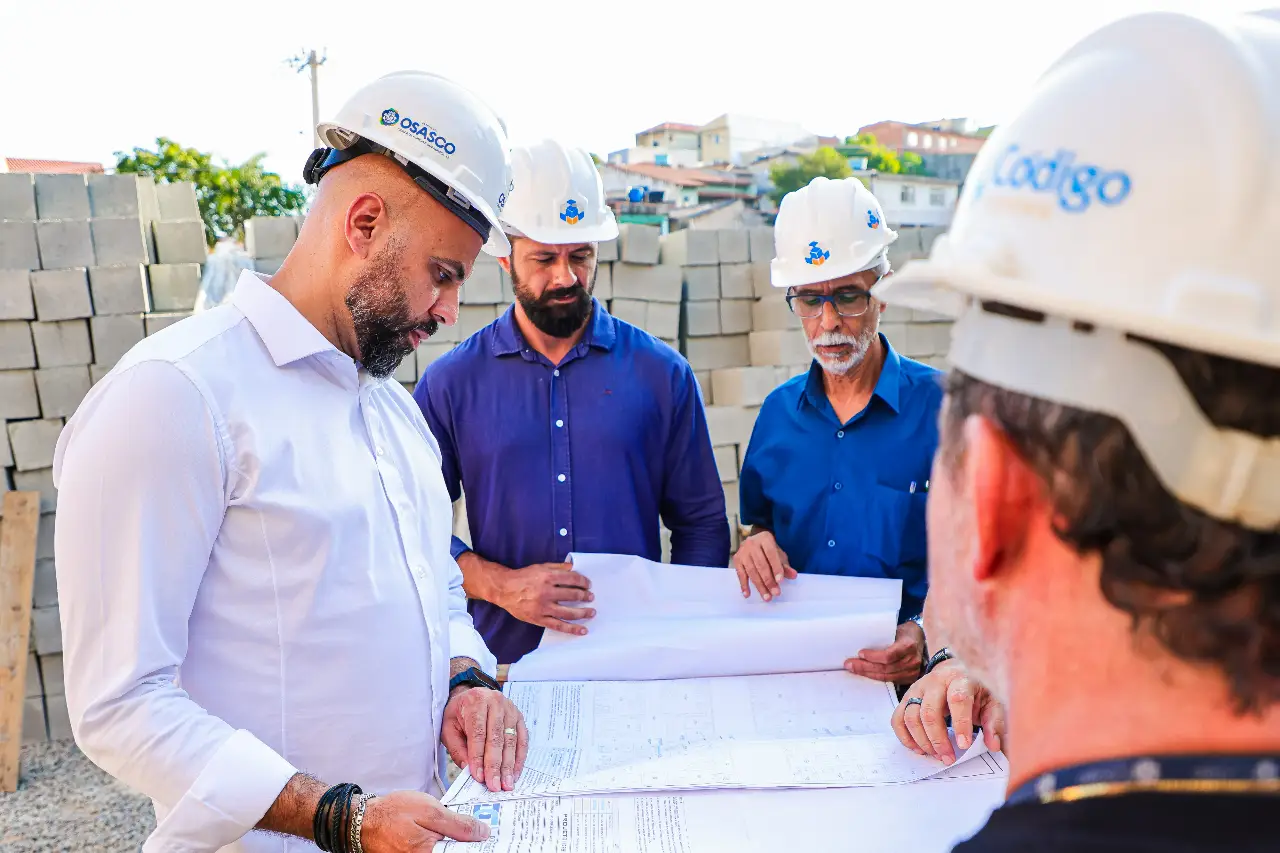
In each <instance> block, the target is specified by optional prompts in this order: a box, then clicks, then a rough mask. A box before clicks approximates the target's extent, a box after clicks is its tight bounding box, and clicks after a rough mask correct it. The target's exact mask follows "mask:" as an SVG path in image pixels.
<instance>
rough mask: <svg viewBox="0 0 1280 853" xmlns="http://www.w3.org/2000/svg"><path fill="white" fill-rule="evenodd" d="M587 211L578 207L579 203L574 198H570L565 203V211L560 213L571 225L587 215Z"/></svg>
mask: <svg viewBox="0 0 1280 853" xmlns="http://www.w3.org/2000/svg"><path fill="white" fill-rule="evenodd" d="M586 215H587V214H586V211H584V210H579V209H578V203H577V202H576V201H574V200H573V199H569V200H568V201H566V202H565V203H564V212H563V213H561V214H560V218H561V219H563V220H564V221H565V222H566V223H568V224H569V225H576V224H578V223H579V222H581V221H582V220H583V219H584V218H585V217H586Z"/></svg>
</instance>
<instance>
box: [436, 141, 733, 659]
mask: <svg viewBox="0 0 1280 853" xmlns="http://www.w3.org/2000/svg"><path fill="white" fill-rule="evenodd" d="M512 175H513V180H514V184H515V188H514V189H513V190H512V193H511V197H510V199H509V200H508V202H507V205H506V208H505V209H504V210H503V214H502V222H503V227H504V228H505V229H506V232H507V234H508V235H509V236H510V238H511V254H510V257H507V258H503V259H501V261H500V262H501V263H502V265H503V267H504V268H505V269H506V270H507V272H508V273H509V274H510V275H511V283H512V287H513V289H514V291H515V296H516V304H515V305H513V306H512V307H511V308H510V309H508V310H507V312H506V313H505V314H503V315H502V317H500V318H498V319H497V320H496V321H495V322H493V323H491V324H490V325H489V326H486V327H485V328H484V329H481V330H480V331H479V332H477V333H476V334H474V335H472V336H471V337H470V338H469V339H467V340H466V341H464V342H463V343H461V344H460V345H458V346H457V347H456V348H455V349H453V350H452V351H451V352H449V353H448V354H446V355H445V356H444V357H442V358H440V359H439V360H437V361H436V362H434V363H433V364H432V365H431V366H430V367H429V368H427V370H426V372H424V373H423V375H422V378H421V380H419V382H418V387H417V388H416V389H415V391H414V398H415V399H416V400H417V401H418V405H419V406H421V407H422V412H423V414H424V415H425V416H426V419H427V422H428V423H429V424H430V425H431V430H432V432H433V433H434V434H435V436H436V439H437V440H438V441H439V442H440V448H441V452H442V455H443V459H444V475H445V482H446V484H447V485H448V488H449V493H450V495H451V496H452V497H453V498H454V499H455V500H456V499H457V498H458V496H459V494H460V493H463V492H465V494H466V496H467V498H466V500H467V520H468V523H469V524H470V527H471V531H470V532H471V542H472V546H473V548H468V547H467V546H466V545H465V544H464V543H463V542H462V541H461V540H459V539H455V540H454V544H453V553H454V555H455V556H456V557H457V560H458V564H459V565H460V566H461V567H462V574H463V577H464V578H465V583H466V590H467V595H468V596H469V597H470V598H471V599H472V601H471V605H470V606H471V612H472V614H473V616H474V617H475V620H476V627H477V628H478V629H479V631H480V633H481V634H482V635H483V636H484V638H485V640H486V642H488V644H489V647H490V648H491V649H493V652H494V654H495V655H497V658H498V661H499V663H511V662H514V661H517V660H519V659H520V658H521V656H523V655H524V654H526V653H527V652H529V651H531V650H533V649H534V648H536V647H537V645H538V643H539V641H540V640H541V638H542V632H543V630H544V629H547V628H549V629H551V630H553V631H561V632H564V633H568V634H585V633H586V632H587V630H588V629H587V627H586V626H584V625H581V624H578V623H580V622H581V621H583V620H589V619H590V618H591V617H592V616H593V615H594V614H595V610H594V608H592V607H591V606H590V605H591V604H592V603H593V601H594V597H593V594H592V592H591V589H590V586H591V585H590V582H589V581H588V580H587V579H586V578H585V577H584V576H582V575H581V574H579V573H577V572H575V571H573V569H572V567H571V566H570V565H569V564H568V563H566V562H565V559H566V557H568V555H569V554H570V552H573V551H578V552H585V553H607V554H633V555H636V556H640V557H644V558H646V559H649V560H655V561H656V560H660V559H661V558H662V546H661V542H660V539H659V533H660V522H661V523H663V524H665V525H666V527H667V529H669V530H670V531H671V562H673V563H677V564H683V565H694V566H726V565H728V562H729V522H728V519H727V517H726V515H725V506H724V489H723V487H722V486H721V483H720V475H719V473H718V472H717V469H716V465H715V457H714V456H713V455H712V450H711V437H710V435H709V433H708V431H707V421H706V413H705V412H704V410H703V406H702V394H701V392H700V391H699V390H698V384H697V381H696V380H695V379H694V376H693V370H692V368H690V367H689V363H688V362H687V361H685V360H684V358H683V357H681V355H680V354H679V353H678V352H676V351H675V350H673V349H672V348H671V347H670V346H668V345H667V344H665V343H663V342H662V341H660V340H658V339H657V338H655V337H653V336H652V335H650V334H648V333H647V332H644V331H642V330H640V329H638V328H636V327H635V326H632V325H630V324H628V323H624V322H623V321H621V320H618V319H616V318H615V317H612V316H610V315H609V313H608V312H607V311H606V310H605V308H604V306H603V305H602V304H601V303H600V302H599V301H598V300H596V299H594V298H593V297H592V289H593V288H594V286H595V277H596V244H597V243H598V242H600V241H601V240H612V239H614V238H615V237H617V236H618V226H617V224H616V222H615V221H614V218H613V211H611V210H610V209H609V208H608V206H607V205H606V204H605V195H604V186H603V184H602V183H601V180H600V174H599V172H598V171H597V170H596V168H595V164H594V163H593V162H592V161H591V156H590V155H589V154H587V152H585V151H582V150H580V149H576V148H566V147H565V146H563V145H561V144H559V143H558V142H555V141H552V140H545V141H543V142H540V143H537V144H536V145H532V146H529V147H526V148H517V149H515V150H514V151H513V152H512Z"/></svg>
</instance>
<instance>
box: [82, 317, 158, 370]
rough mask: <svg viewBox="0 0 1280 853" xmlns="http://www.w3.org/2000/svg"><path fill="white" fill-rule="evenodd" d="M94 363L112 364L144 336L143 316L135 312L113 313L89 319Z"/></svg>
mask: <svg viewBox="0 0 1280 853" xmlns="http://www.w3.org/2000/svg"><path fill="white" fill-rule="evenodd" d="M89 334H90V337H91V338H92V339H93V357H94V362H95V363H96V364H100V365H103V366H108V365H114V364H115V363H116V362H117V361H119V360H120V358H121V356H123V355H124V354H125V353H127V352H128V351H129V350H130V349H131V348H132V347H133V346H134V345H135V344H137V343H138V342H139V341H141V340H142V339H143V337H145V336H146V330H145V326H144V325H143V318H142V317H141V316H140V315H135V314H113V315H108V316H104V317H93V318H91V319H90V320H89Z"/></svg>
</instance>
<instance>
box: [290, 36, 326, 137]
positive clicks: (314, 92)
mask: <svg viewBox="0 0 1280 853" xmlns="http://www.w3.org/2000/svg"><path fill="white" fill-rule="evenodd" d="M328 58H329V56H328V54H327V53H326V54H325V55H324V56H321V57H320V58H319V59H317V58H316V52H315V51H314V50H310V51H309V50H304V51H302V53H299V54H298V55H297V56H295V57H293V58H292V59H288V60H286V62H288V63H289V65H290V66H292V67H294V68H296V69H297V70H298V73H299V74H301V73H302V69H304V68H309V69H311V133H312V135H313V136H315V144H316V147H317V148H321V147H323V146H324V142H323V141H322V140H321V139H320V137H319V136H318V135H316V133H315V128H316V125H318V124H319V123H320V66H321V65H324V63H325V61H326V60H327V59H328Z"/></svg>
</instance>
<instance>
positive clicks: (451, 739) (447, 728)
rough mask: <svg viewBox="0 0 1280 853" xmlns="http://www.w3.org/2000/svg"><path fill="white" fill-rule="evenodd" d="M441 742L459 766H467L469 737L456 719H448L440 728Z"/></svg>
mask: <svg viewBox="0 0 1280 853" xmlns="http://www.w3.org/2000/svg"><path fill="white" fill-rule="evenodd" d="M440 743H441V745H442V746H444V748H445V751H446V752H448V753H449V757H450V758H452V759H453V763H454V764H456V765H458V766H459V767H466V766H467V739H466V737H464V736H463V732H462V728H461V727H460V726H459V725H458V724H457V723H456V722H455V721H452V720H451V721H448V722H446V723H445V724H444V726H442V727H441V729H440Z"/></svg>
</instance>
